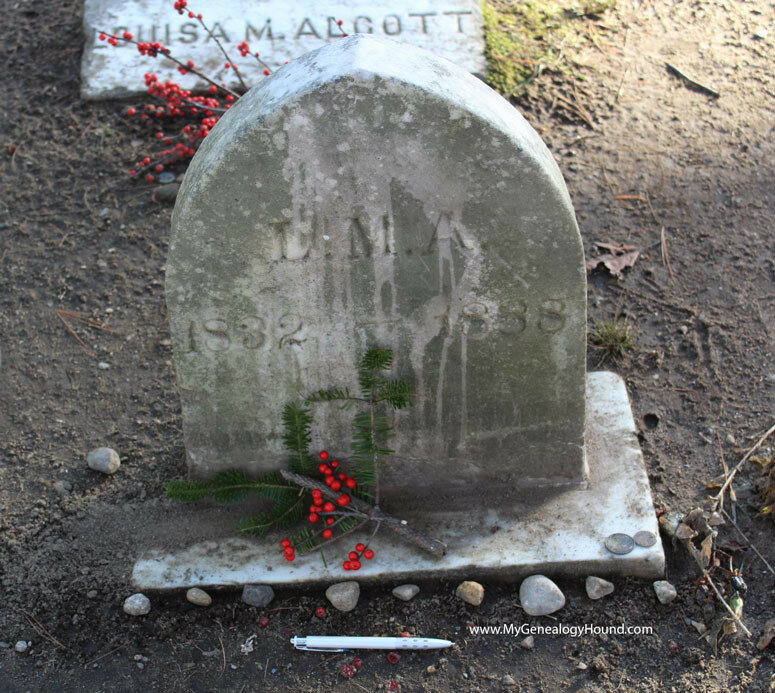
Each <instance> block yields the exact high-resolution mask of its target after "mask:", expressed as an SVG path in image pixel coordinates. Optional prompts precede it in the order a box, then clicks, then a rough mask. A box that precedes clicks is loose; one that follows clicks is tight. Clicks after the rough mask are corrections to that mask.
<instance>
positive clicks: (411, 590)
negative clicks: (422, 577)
mask: <svg viewBox="0 0 775 693" xmlns="http://www.w3.org/2000/svg"><path fill="white" fill-rule="evenodd" d="M419 591H420V588H419V587H418V586H417V585H399V586H398V587H396V588H394V589H393V596H394V597H395V598H396V599H400V600H401V601H404V602H408V601H409V600H410V599H414V597H416V596H417V593H418V592H419Z"/></svg>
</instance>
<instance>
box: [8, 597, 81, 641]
mask: <svg viewBox="0 0 775 693" xmlns="http://www.w3.org/2000/svg"><path fill="white" fill-rule="evenodd" d="M13 609H14V610H15V611H17V612H19V613H20V614H22V615H23V616H24V617H25V618H26V619H27V622H28V623H29V624H30V625H31V626H32V628H33V629H34V630H35V632H36V633H38V634H39V635H42V636H43V637H44V638H46V640H48V641H49V642H52V643H54V645H56V646H57V647H59V648H61V649H63V650H67V649H68V648H67V647H65V646H64V645H63V644H62V643H61V642H59V640H57V639H56V638H55V637H54V636H53V635H51V633H49V632H48V631H47V630H46V629H45V628H44V627H43V625H42V624H41V622H40V621H38V619H37V618H35V617H34V616H33V615H32V614H30V613H28V612H27V611H25V610H24V609H20V608H18V607H15V606H14V607H13Z"/></svg>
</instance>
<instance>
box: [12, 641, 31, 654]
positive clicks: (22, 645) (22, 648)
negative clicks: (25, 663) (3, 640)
mask: <svg viewBox="0 0 775 693" xmlns="http://www.w3.org/2000/svg"><path fill="white" fill-rule="evenodd" d="M27 647H28V645H27V643H26V642H24V640H19V642H17V643H16V645H15V646H14V648H13V649H14V650H16V651H17V652H19V653H20V654H21V653H22V652H26V651H27Z"/></svg>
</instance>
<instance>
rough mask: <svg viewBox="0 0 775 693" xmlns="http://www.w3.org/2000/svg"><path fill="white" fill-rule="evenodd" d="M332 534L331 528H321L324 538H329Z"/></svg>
mask: <svg viewBox="0 0 775 693" xmlns="http://www.w3.org/2000/svg"><path fill="white" fill-rule="evenodd" d="M333 536H334V532H333V530H331V529H324V530H323V538H324V539H330V538H331V537H333Z"/></svg>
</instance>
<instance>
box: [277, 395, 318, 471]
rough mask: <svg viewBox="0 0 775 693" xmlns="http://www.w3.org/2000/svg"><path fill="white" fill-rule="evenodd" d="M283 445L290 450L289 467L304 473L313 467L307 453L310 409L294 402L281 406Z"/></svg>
mask: <svg viewBox="0 0 775 693" xmlns="http://www.w3.org/2000/svg"><path fill="white" fill-rule="evenodd" d="M283 425H284V426H285V434H284V435H283V445H285V447H286V448H287V449H288V450H289V451H290V452H291V459H290V468H291V470H292V471H294V472H298V473H299V474H306V473H309V472H311V471H312V470H313V469H314V468H315V461H314V460H313V459H312V455H310V453H309V446H310V445H311V443H312V436H311V435H310V429H311V427H312V411H311V410H310V408H309V407H305V406H303V405H301V404H298V403H296V402H289V403H288V404H286V405H285V407H283Z"/></svg>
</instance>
